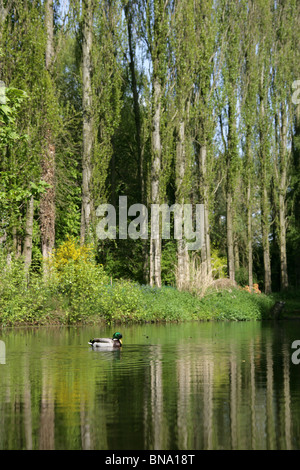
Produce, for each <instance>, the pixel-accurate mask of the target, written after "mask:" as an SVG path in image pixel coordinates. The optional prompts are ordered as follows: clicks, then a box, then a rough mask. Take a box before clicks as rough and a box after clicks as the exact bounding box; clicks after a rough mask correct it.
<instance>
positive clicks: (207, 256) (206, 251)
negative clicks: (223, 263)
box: [199, 145, 212, 281]
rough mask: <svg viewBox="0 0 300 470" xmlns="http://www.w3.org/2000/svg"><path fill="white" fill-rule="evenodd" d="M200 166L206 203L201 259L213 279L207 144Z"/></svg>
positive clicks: (201, 188)
mask: <svg viewBox="0 0 300 470" xmlns="http://www.w3.org/2000/svg"><path fill="white" fill-rule="evenodd" d="M199 167H200V186H201V187H200V190H201V192H202V196H203V203H204V246H203V248H202V249H201V260H202V263H204V265H205V273H206V277H207V279H208V280H209V281H210V280H211V279H212V269H211V253H210V234H209V207H208V204H209V188H208V182H207V146H206V145H201V147H200V151H199Z"/></svg>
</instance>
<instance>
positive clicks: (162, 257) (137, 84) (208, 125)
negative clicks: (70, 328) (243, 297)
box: [0, 0, 300, 295]
mask: <svg viewBox="0 0 300 470" xmlns="http://www.w3.org/2000/svg"><path fill="white" fill-rule="evenodd" d="M8 3H9V6H10V8H9V9H7V8H6V5H7V4H8ZM2 4H3V6H4V8H2V10H1V12H2V13H1V18H0V20H1V34H0V50H1V55H0V62H1V70H0V80H1V83H3V84H4V85H3V86H1V87H0V93H1V94H0V152H1V155H0V171H1V175H0V207H1V218H0V225H1V233H0V250H1V252H2V254H3V256H4V258H3V259H7V262H8V263H9V261H10V258H11V257H12V256H13V255H15V256H16V257H17V258H18V257H19V258H21V255H22V254H24V252H25V247H30V246H31V245H30V244H32V254H33V255H32V263H31V275H32V276H33V275H34V273H33V272H38V271H39V267H40V263H41V253H42V232H41V227H40V216H39V209H40V201H41V199H42V197H43V194H44V193H45V192H47V190H48V189H51V186H52V185H47V182H45V181H44V180H43V177H42V161H43V156H44V151H45V148H47V135H48V136H49V132H50V134H51V142H53V145H54V146H55V179H54V182H55V201H54V202H55V249H57V248H58V247H59V246H60V245H62V244H63V243H64V242H65V240H66V239H67V237H68V236H74V237H79V236H80V230H81V229H82V218H81V210H82V205H83V200H84V199H85V204H90V206H91V208H92V210H91V224H92V225H93V228H94V224H95V223H97V218H96V217H95V209H96V208H97V206H98V205H99V204H101V203H104V202H110V203H112V204H113V205H114V206H115V207H116V212H117V214H118V198H119V196H121V195H125V196H127V197H128V206H130V205H131V204H134V203H143V204H146V205H147V206H148V209H150V204H151V203H167V204H168V205H169V206H171V205H172V204H174V203H176V202H179V203H184V202H191V203H194V204H195V203H204V204H205V244H204V247H203V248H202V250H201V252H200V251H199V252H198V253H193V254H192V253H189V254H187V253H186V251H185V249H184V244H182V245H180V244H178V241H177V240H175V239H174V238H173V235H172V236H171V239H170V240H162V242H161V243H160V242H158V243H156V244H155V243H154V244H152V243H150V240H149V239H148V241H147V240H146V241H143V240H130V239H127V240H120V239H118V238H117V239H116V240H101V241H98V242H97V241H96V242H95V250H94V256H95V261H96V262H97V263H100V264H102V265H103V269H104V271H105V273H106V274H105V275H106V276H107V278H105V279H106V280H108V281H107V282H108V283H110V282H113V279H114V278H122V279H123V280H124V279H125V280H126V282H128V280H132V281H134V282H140V283H142V282H143V283H145V282H146V281H147V283H148V282H149V281H150V280H151V283H152V285H156V286H160V285H161V284H162V285H163V284H167V285H170V286H174V285H175V284H176V282H177V287H179V288H182V286H184V288H185V289H189V288H190V284H191V282H190V278H189V275H190V266H189V263H190V262H191V260H193V262H195V266H196V265H197V266H198V264H199V266H201V269H202V272H203V273H205V276H206V277H205V279H206V280H207V282H208V281H209V282H210V283H211V282H212V281H213V279H214V278H218V277H224V276H228V277H230V278H231V279H232V281H233V280H234V279H235V280H237V281H238V282H240V283H241V284H245V285H249V286H250V288H252V286H253V283H254V282H255V281H257V282H258V284H259V287H260V289H261V290H265V291H266V292H270V291H271V290H278V289H280V288H284V287H287V286H288V285H291V286H299V268H298V267H297V266H299V263H298V262H297V256H298V253H299V220H300V216H299V187H300V186H299V148H300V144H299V142H300V137H299V128H300V125H299V122H300V118H299V116H300V114H299V109H300V108H299V103H295V102H294V101H293V98H292V97H293V96H294V95H293V92H294V91H295V88H293V83H295V82H296V81H297V80H300V69H299V63H300V62H299V50H300V49H299V44H300V33H299V28H298V24H299V21H300V6H299V2H297V1H296V0H292V1H290V2H284V1H275V0H268V1H263V0H255V1H254V0H233V1H227V0H215V1H213V0H203V1H201V2H194V1H190V0H187V1H182V0H166V1H162V0H148V1H146V2H143V1H140V0H122V1H121V0H114V1H107V0H103V1H100V2H96V1H95V0H85V1H83V2H81V1H79V0H72V1H70V2H67V4H64V7H63V5H62V3H61V2H58V1H54V2H53V8H54V20H53V33H54V35H53V57H52V61H51V67H50V68H49V67H46V66H45V57H46V50H47V40H48V39H49V38H48V37H47V33H46V28H45V22H46V20H45V15H44V13H45V2H42V1H33V0H28V1H26V2H20V1H17V0H11V1H10V2H1V5H2ZM87 11H90V13H91V16H90V17H89V18H90V21H89V30H90V39H91V41H90V47H89V48H88V51H89V52H88V59H89V60H88V61H87V62H84V61H83V55H84V53H86V52H87V50H86V49H85V46H86V43H85V41H86V37H84V34H86V31H87V29H86V27H87V25H86V23H85V21H86V18H87V16H86V14H87ZM84 64H85V65H84ZM85 66H87V68H86V69H85V68H84V67H85ZM86 73H88V78H89V80H90V83H89V84H88V83H87V82H86V78H85V77H86V76H87V75H86ZM87 85H89V86H87ZM4 86H5V88H4ZM3 90H4V94H3ZM88 90H90V91H88ZM83 95H84V96H85V99H86V97H87V95H88V98H89V100H88V102H89V103H92V105H91V106H90V109H88V114H89V117H90V118H91V119H90V121H89V124H90V133H89V134H87V133H85V132H84V131H83V129H84V126H85V123H86V119H87V108H86V107H85V102H84V100H83ZM296 95H297V94H296ZM297 96H298V95H297ZM87 136H89V137H88V138H87ZM48 144H49V142H48ZM85 145H88V148H89V149H90V150H91V152H90V154H89V157H88V159H85V156H84V152H85V151H84V149H85V148H86V147H85ZM87 163H88V167H89V168H88V174H89V175H90V177H89V182H88V191H86V189H83V188H84V178H85V176H84V171H85V170H86V165H87ZM46 215H47V214H46ZM49 215H50V214H49ZM29 216H30V217H32V223H30V220H29ZM131 220H132V219H131V218H130V217H128V223H129V222H130V221H131ZM117 223H118V219H117ZM172 227H173V221H172ZM117 234H118V231H117ZM148 235H149V236H150V231H149V233H148ZM92 238H93V237H92ZM154 245H155V246H154ZM211 247H213V248H211ZM199 260H200V261H199ZM216 260H217V261H216ZM20 262H21V260H20ZM180 263H181V264H180ZM184 263H186V265H185V267H183V266H184ZM225 264H227V268H225V267H224V265H225ZM70 269H71V268H70ZM91 269H92V270H93V269H94V268H91ZM180 269H181V271H180ZM179 271H180V276H178V273H179ZM111 278H112V281H111ZM74 279H75V278H74ZM103 279H104V277H103ZM203 279H204V278H203ZM203 279H202V281H201V282H202V284H203V283H204V281H203ZM27 281H28V279H27ZM74 282H75V281H74ZM76 282H77V281H76ZM179 284H180V285H179ZM118 288H119V287H118ZM118 288H116V291H115V292H117V289H118ZM193 290H194V288H193ZM118 295H119V293H118Z"/></svg>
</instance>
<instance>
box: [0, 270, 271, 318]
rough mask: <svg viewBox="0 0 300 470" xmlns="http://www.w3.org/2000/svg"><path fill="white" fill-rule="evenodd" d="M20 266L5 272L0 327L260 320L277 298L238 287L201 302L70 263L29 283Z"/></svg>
mask: <svg viewBox="0 0 300 470" xmlns="http://www.w3.org/2000/svg"><path fill="white" fill-rule="evenodd" d="M21 268H22V266H21V264H20V263H19V262H18V261H14V262H13V263H12V264H11V266H10V267H9V269H8V268H7V267H6V270H4V271H3V270H2V273H3V275H2V279H1V281H0V326H1V327H5V326H15V325H25V324H26V325H45V324H61V325H66V324H80V323H81V324H82V323H96V322H106V323H112V322H116V323H118V322H132V321H133V322H159V321H165V322H171V321H189V320H202V321H210V320H235V321H238V320H252V319H255V320H258V319H261V318H264V317H265V316H267V314H268V312H269V310H270V308H271V307H272V305H273V303H274V299H273V298H271V297H267V296H265V295H264V294H254V293H253V294H251V293H249V292H246V291H245V290H241V289H239V288H234V289H223V290H220V291H218V290H213V289H212V290H210V291H207V293H206V295H205V296H204V297H202V298H199V297H197V296H195V295H192V294H190V293H188V292H179V291H178V290H176V289H175V288H172V287H162V288H161V289H157V288H150V287H149V286H141V285H138V284H135V283H132V282H131V281H124V280H119V281H114V282H111V280H110V278H109V277H108V276H107V275H106V274H105V271H104V269H103V267H101V266H96V265H94V264H92V263H89V264H86V263H68V264H66V265H65V266H64V269H63V270H61V271H58V272H54V273H53V272H52V273H51V275H49V277H48V278H47V279H46V280H43V278H42V276H41V275H39V274H34V273H32V274H31V276H30V283H28V281H27V279H26V277H25V276H24V271H23V269H21Z"/></svg>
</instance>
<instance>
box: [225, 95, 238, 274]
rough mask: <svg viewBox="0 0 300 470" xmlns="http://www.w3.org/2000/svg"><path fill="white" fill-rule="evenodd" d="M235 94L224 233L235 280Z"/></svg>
mask: <svg viewBox="0 0 300 470" xmlns="http://www.w3.org/2000/svg"><path fill="white" fill-rule="evenodd" d="M234 96H235V92H234V90H233V91H232V92H231V95H230V96H229V106H228V146H227V151H226V166H227V175H226V179H227V184H226V234H227V269H228V276H229V279H231V280H232V281H234V280H235V260H234V203H233V188H234V176H235V171H236V170H235V169H233V164H234V161H233V159H234V158H235V154H236V152H237V149H236V147H235V145H236V142H235V133H236V122H235V120H234V114H235V113H234V105H233V102H234V100H233V97H234Z"/></svg>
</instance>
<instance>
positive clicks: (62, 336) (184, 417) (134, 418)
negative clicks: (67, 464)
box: [0, 321, 300, 450]
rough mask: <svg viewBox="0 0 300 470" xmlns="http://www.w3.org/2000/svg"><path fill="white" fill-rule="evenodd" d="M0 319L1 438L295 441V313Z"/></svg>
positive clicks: (40, 443)
mask: <svg viewBox="0 0 300 470" xmlns="http://www.w3.org/2000/svg"><path fill="white" fill-rule="evenodd" d="M117 330H119V331H121V333H122V334H123V339H124V343H123V344H124V346H123V348H122V350H121V351H93V350H92V349H91V348H90V346H89V345H88V344H87V343H88V341H89V339H90V338H93V337H95V336H99V335H101V336H111V335H112V333H113V332H114V331H115V328H112V327H105V328H103V329H102V330H101V331H100V330H99V328H98V327H91V326H89V327H77V328H76V327H70V328H67V327H66V328H46V327H43V328H30V329H29V328H18V329H5V330H0V340H1V354H0V450H1V449H66V450H67V449H70V450H71V449H109V450H124V449H126V450H139V449H146V450H179V449H180V450H197V449H300V364H299V365H296V364H294V363H293V362H292V360H291V357H292V353H293V352H294V350H293V349H292V348H291V345H292V343H293V341H295V340H298V339H299V340H300V321H286V322H278V323H277V324H276V323H272V322H266V323H264V322H240V323H237V322H233V323H227V322H224V323H223V322H222V323H186V324H167V325H138V326H136V325H135V326H123V327H121V326H119V327H118V328H117Z"/></svg>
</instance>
